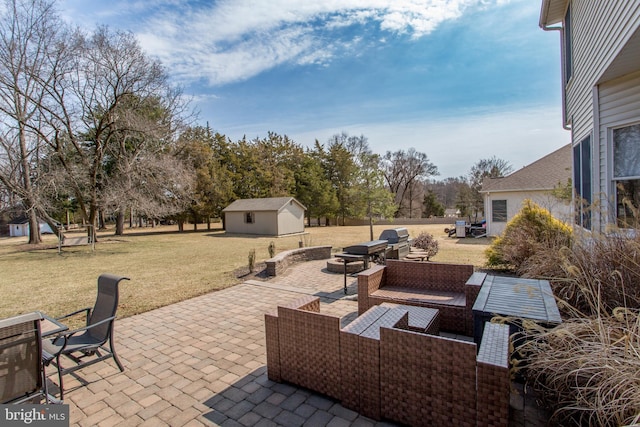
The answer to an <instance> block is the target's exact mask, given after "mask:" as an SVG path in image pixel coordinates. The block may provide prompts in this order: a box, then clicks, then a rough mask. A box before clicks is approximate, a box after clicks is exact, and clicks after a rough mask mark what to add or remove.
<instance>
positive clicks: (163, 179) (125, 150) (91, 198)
mask: <svg viewBox="0 0 640 427" xmlns="http://www.w3.org/2000/svg"><path fill="white" fill-rule="evenodd" d="M0 7H1V8H2V9H1V10H0V209H5V210H7V209H14V208H16V207H19V209H20V210H21V211H23V212H25V213H26V215H27V217H28V220H29V225H30V231H31V233H30V237H29V242H30V243H33V244H35V243H39V242H40V234H39V226H38V220H39V219H40V220H44V221H46V222H47V223H48V224H49V225H50V226H51V228H52V229H53V230H58V229H59V228H60V227H61V225H60V224H61V223H65V222H66V218H67V217H68V215H69V214H70V213H72V214H73V216H74V218H78V217H79V218H80V219H81V220H82V221H83V222H84V223H86V224H92V225H93V224H103V223H104V222H105V218H107V217H110V218H113V219H114V220H115V223H116V234H122V233H123V230H124V224H125V221H126V218H127V217H128V218H130V220H132V219H133V218H134V216H136V217H140V218H143V217H144V218H151V219H154V220H155V219H161V218H164V219H173V220H175V221H177V222H178V223H179V224H180V225H181V226H182V224H183V223H184V222H186V221H188V220H189V221H193V222H194V223H199V222H202V221H205V222H207V221H210V219H211V218H219V217H220V216H221V211H222V209H223V208H224V207H226V206H227V205H228V204H229V203H231V202H232V201H233V200H236V199H242V198H258V197H279V196H294V197H296V198H297V199H298V200H299V201H300V202H301V203H303V204H304V205H305V206H306V207H307V208H308V211H307V215H308V218H307V220H308V221H311V218H326V219H328V218H333V219H334V220H335V221H336V222H337V223H343V222H344V219H345V218H353V217H356V218H369V219H370V220H371V221H373V220H375V219H376V218H390V217H420V216H431V215H438V214H441V211H443V209H444V207H445V206H446V207H450V206H451V205H456V206H460V207H462V208H463V209H464V212H465V213H466V212H467V211H468V210H469V211H472V210H473V209H478V208H479V206H480V205H479V203H481V198H480V200H479V201H478V196H479V193H477V190H478V189H479V187H478V186H477V180H476V184H474V181H473V179H464V180H463V178H462V177H461V178H460V179H457V180H453V181H447V180H445V181H443V182H437V181H434V180H433V177H435V176H437V175H438V169H437V167H436V166H435V165H434V164H433V163H432V162H431V161H430V160H429V158H428V157H427V155H426V154H424V153H421V152H418V151H417V150H415V149H413V148H412V149H409V150H407V151H405V150H397V151H394V152H392V151H388V152H386V153H385V154H384V155H379V154H376V153H373V152H372V150H371V149H370V147H369V144H368V141H367V138H366V137H365V136H349V135H348V134H346V133H341V134H336V135H334V136H332V137H331V138H330V139H329V140H328V141H326V142H324V143H320V142H319V141H317V140H316V141H315V144H314V145H313V147H311V148H305V147H303V146H301V145H300V144H297V143H296V142H294V141H292V140H291V139H290V138H289V137H287V136H286V135H279V134H277V133H274V132H270V133H268V135H267V136H266V137H264V138H255V139H252V140H248V139H247V138H242V139H241V140H238V141H232V140H231V139H230V138H228V137H226V136H225V135H223V134H220V133H217V132H214V131H213V130H212V129H211V128H210V127H209V126H208V125H207V126H200V125H196V124H194V123H195V121H196V116H195V115H194V114H193V113H192V111H191V110H190V106H189V103H188V101H187V100H186V97H185V96H184V95H183V94H182V93H181V91H180V89H179V88H177V87H176V86H175V85H173V84H172V83H171V82H170V78H169V74H168V72H167V70H166V69H165V68H164V67H163V66H162V64H161V63H160V62H158V61H157V60H154V59H152V58H150V57H149V56H148V55H147V54H146V53H145V52H144V51H143V50H142V48H141V46H140V45H139V43H138V41H137V40H136V38H135V37H134V36H133V34H132V33H130V32H123V31H114V30H111V29H109V28H108V27H98V28H96V29H95V30H94V31H92V32H89V33H87V32H84V31H81V30H80V29H78V28H74V27H71V26H68V25H66V24H64V23H63V22H64V21H63V20H62V19H61V18H60V16H59V13H58V11H57V10H56V4H55V1H47V0H2V2H1V6H0ZM487 162H488V163H487V164H488V165H489V166H491V167H493V168H494V170H493V171H492V170H491V167H489V169H487V164H485V165H480V162H479V163H478V164H477V165H476V166H477V167H478V168H480V169H481V171H480V173H479V176H481V177H482V176H487V175H491V174H493V175H495V174H496V173H504V172H505V171H508V167H507V168H505V167H504V166H505V165H504V164H502V165H501V164H500V162H499V161H498V159H495V158H494V159H489V160H488V161H487ZM506 166H508V164H507V165H506ZM472 173H473V168H472ZM472 173H471V174H470V177H471V178H473V177H472ZM480 184H481V180H480ZM474 186H475V187H474ZM452 187H457V190H456V195H455V196H450V195H449V194H448V193H449V192H450V190H451V188H452ZM458 187H459V188H458ZM465 191H466V192H467V193H468V197H467V196H464V194H465ZM474 192H475V193H474ZM461 195H462V196H461ZM463 196H464V197H463ZM474 197H475V199H474ZM454 199H455V201H454ZM89 230H90V232H91V233H95V227H89ZM94 237H95V236H94Z"/></svg>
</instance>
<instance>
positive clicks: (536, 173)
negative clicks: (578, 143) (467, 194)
mask: <svg viewBox="0 0 640 427" xmlns="http://www.w3.org/2000/svg"><path fill="white" fill-rule="evenodd" d="M570 179H571V145H565V146H564V147H562V148H560V149H558V150H556V151H554V152H553V153H551V154H547V155H546V156H544V157H543V158H541V159H539V160H537V161H535V162H533V163H531V164H530V165H528V166H525V167H524V168H522V169H520V170H518V171H516V172H514V173H512V174H511V175H507V176H505V177H503V178H488V179H485V180H484V182H483V183H482V190H481V191H480V193H482V194H483V195H484V212H485V218H486V221H487V234H488V235H489V236H498V235H500V234H502V232H503V231H504V228H505V226H506V225H507V222H509V221H510V220H511V218H513V216H514V215H515V214H517V213H518V212H520V209H521V208H522V202H523V201H524V200H525V199H530V200H531V201H533V202H535V203H536V204H538V205H540V206H541V207H543V208H546V209H548V210H549V212H551V215H553V216H554V217H556V218H557V219H559V220H561V221H565V222H570V221H571V205H570V203H568V202H566V201H563V200H559V199H558V198H556V197H555V196H553V195H552V194H551V192H552V190H553V189H554V188H556V187H558V186H563V185H567V183H568V182H569V180H570Z"/></svg>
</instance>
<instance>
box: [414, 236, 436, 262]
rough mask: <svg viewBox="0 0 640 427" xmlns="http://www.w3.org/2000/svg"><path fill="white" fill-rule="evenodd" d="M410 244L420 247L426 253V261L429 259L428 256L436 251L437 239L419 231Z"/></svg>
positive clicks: (433, 254)
mask: <svg viewBox="0 0 640 427" xmlns="http://www.w3.org/2000/svg"><path fill="white" fill-rule="evenodd" d="M412 244H413V246H415V247H416V248H418V249H422V250H423V251H425V252H426V253H427V261H428V260H429V258H431V257H433V256H435V255H436V254H437V253H438V249H439V246H438V241H437V240H436V239H435V238H434V237H433V235H432V234H429V233H427V232H424V231H423V232H422V233H420V234H419V235H418V237H416V238H415V239H413V242H412Z"/></svg>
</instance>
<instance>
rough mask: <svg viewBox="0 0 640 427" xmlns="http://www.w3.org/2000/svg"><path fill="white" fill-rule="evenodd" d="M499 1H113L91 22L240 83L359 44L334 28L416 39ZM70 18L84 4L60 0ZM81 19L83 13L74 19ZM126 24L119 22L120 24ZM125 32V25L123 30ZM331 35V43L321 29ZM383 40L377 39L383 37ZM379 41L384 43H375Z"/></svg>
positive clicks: (183, 73)
mask: <svg viewBox="0 0 640 427" xmlns="http://www.w3.org/2000/svg"><path fill="white" fill-rule="evenodd" d="M505 1H506V0H322V1H309V0H269V1H267V0H219V1H217V2H215V3H213V4H210V3H209V2H194V3H190V2H183V1H179V0H150V1H147V0H145V1H133V2H129V1H126V0H115V4H113V3H112V2H110V4H109V7H106V6H94V8H96V9H94V10H93V11H92V12H93V17H94V19H108V20H111V22H113V24H115V25H116V26H117V25H118V23H119V22H124V21H127V22H129V25H131V23H135V28H132V29H133V31H134V32H135V33H136V34H137V35H138V36H139V39H140V41H141V44H142V46H143V47H144V48H145V49H146V50H147V51H148V52H149V53H151V54H153V55H156V56H157V57H158V58H160V59H161V60H162V62H163V63H164V64H165V65H166V66H167V67H168V68H170V69H171V70H172V74H176V75H177V76H178V77H179V78H181V79H183V80H185V81H193V80H203V81H207V82H209V83H210V84H211V85H214V86H215V85H222V84H226V83H230V82H235V81H242V80H245V79H248V78H251V77H252V76H255V75H257V74H259V73H261V72H263V71H265V70H269V69H271V68H273V67H276V66H278V65H280V64H283V63H293V64H310V63H314V64H320V65H322V64H327V63H328V62H329V61H331V59H332V58H334V57H335V56H337V55H351V54H353V51H354V50H355V49H356V48H357V47H358V46H359V45H358V43H354V41H353V40H348V39H347V40H340V39H339V38H337V37H336V34H335V33H336V31H339V30H340V29H341V28H347V27H350V26H353V25H374V26H376V27H377V28H378V29H379V30H381V31H383V33H384V32H387V33H392V34H406V35H409V36H410V37H412V38H419V37H423V36H425V35H428V34H430V33H431V32H433V31H434V30H435V29H436V28H437V27H438V25H440V24H441V23H443V22H445V21H448V20H454V19H457V18H459V17H461V16H462V15H463V14H464V13H465V12H466V11H467V10H469V9H472V8H484V7H488V6H491V5H497V4H502V3H504V2H505ZM62 5H63V7H65V6H66V7H67V8H68V9H69V10H70V13H71V14H74V13H75V12H74V10H78V11H79V10H85V9H86V8H87V5H86V2H85V1H81V0H65V1H64V2H63V3H62ZM81 18H82V19H83V21H82V22H86V20H87V19H86V18H88V17H87V15H86V14H85V16H81ZM125 25H126V24H125ZM129 28H131V27H129ZM328 31H331V32H332V37H331V41H330V42H328V41H326V39H325V38H324V37H323V32H328ZM382 37H383V38H384V35H383V36H382ZM382 43H383V42H382Z"/></svg>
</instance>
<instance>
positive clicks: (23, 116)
mask: <svg viewBox="0 0 640 427" xmlns="http://www.w3.org/2000/svg"><path fill="white" fill-rule="evenodd" d="M64 32H65V29H64V26H63V25H60V20H59V19H58V18H57V15H56V11H55V9H54V7H53V3H52V2H47V1H42V0H4V1H3V2H2V5H0V129H1V131H0V183H2V185H3V186H4V187H5V188H6V189H7V190H8V191H10V192H11V193H13V194H15V195H16V196H17V197H18V198H19V199H20V200H21V202H22V205H23V207H24V210H25V212H26V214H27V217H28V219H29V243H31V244H37V243H40V241H41V238H40V229H39V224H38V222H39V221H38V217H43V219H45V220H48V221H47V222H49V224H50V225H52V226H53V227H54V229H55V224H54V222H53V219H52V218H51V217H49V216H48V215H47V213H46V210H45V209H43V206H42V203H41V201H40V200H39V197H38V194H37V181H38V179H39V175H38V163H39V156H40V149H41V147H42V139H41V134H42V132H43V131H42V118H41V110H40V107H41V105H43V103H45V102H46V101H45V100H46V98H47V97H48V90H47V89H48V88H47V85H48V83H49V82H50V80H51V79H52V78H53V73H52V71H51V70H52V67H54V66H55V65H54V64H56V63H57V62H58V61H59V60H60V57H59V55H60V54H61V50H60V49H58V48H57V46H58V45H60V43H61V41H62V40H63V38H64V37H65V34H64Z"/></svg>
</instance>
